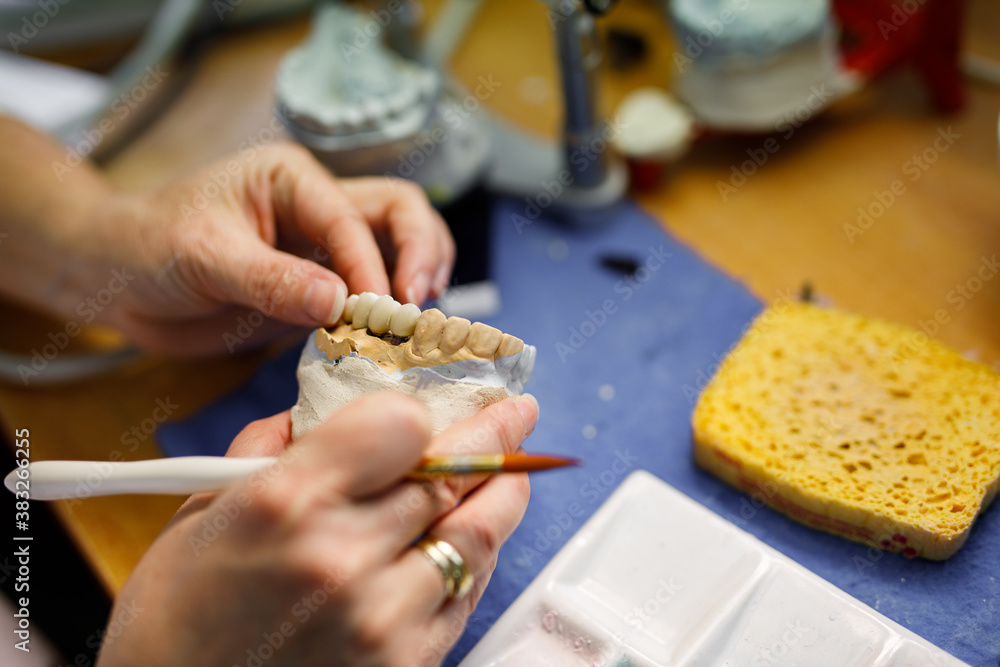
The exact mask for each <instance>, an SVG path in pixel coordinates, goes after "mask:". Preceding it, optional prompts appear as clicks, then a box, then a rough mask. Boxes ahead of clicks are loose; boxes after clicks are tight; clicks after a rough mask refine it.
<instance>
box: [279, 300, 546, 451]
mask: <svg viewBox="0 0 1000 667" xmlns="http://www.w3.org/2000/svg"><path fill="white" fill-rule="evenodd" d="M534 365H535V348H534V347H533V346H531V345H525V344H524V342H523V341H522V340H521V339H520V338H516V337H515V336H511V335H510V334H505V333H502V332H501V331H500V330H499V329H495V328H493V327H491V326H487V325H485V324H482V323H480V322H475V323H472V322H469V320H467V319H465V318H462V317H445V315H444V313H442V312H441V311H440V310H438V309H436V308H431V309H429V310H425V311H423V312H421V311H420V309H419V308H418V307H417V306H415V305H413V304H406V305H400V304H399V303H397V302H396V301H394V300H393V299H392V297H390V296H376V295H375V294H373V293H371V292H364V293H362V294H360V295H351V296H350V297H348V299H347V302H346V304H345V306H344V314H343V316H342V317H341V322H340V324H338V325H337V326H336V327H334V328H333V329H330V330H327V329H317V330H316V331H315V332H314V333H313V334H312V335H311V336H310V337H309V340H308V341H307V342H306V345H305V348H304V349H303V351H302V357H301V359H300V360H299V369H298V378H299V400H298V402H297V403H296V404H295V406H294V407H293V408H292V437H293V439H298V438H300V437H302V436H303V435H304V434H305V433H308V432H309V431H310V430H312V429H313V428H315V427H316V426H318V425H319V424H320V423H321V422H323V421H324V420H325V419H326V418H327V417H329V416H330V415H331V414H332V413H333V412H335V411H336V410H339V409H340V408H341V407H343V406H345V405H347V404H348V403H350V402H352V401H355V400H357V399H358V398H361V397H362V396H364V395H366V394H370V393H373V392H376V391H383V390H393V391H399V392H403V393H405V394H410V395H412V396H414V397H415V398H416V399H417V400H419V401H420V402H421V403H423V404H424V405H425V406H426V408H427V411H428V413H429V414H430V419H431V428H432V430H433V431H434V433H439V432H441V431H443V430H444V429H446V428H447V427H448V426H450V425H451V424H453V423H455V422H457V421H461V420H463V419H465V418H467V417H470V416H472V415H474V414H475V413H477V412H479V411H480V410H482V409H483V408H485V407H486V406H488V405H491V404H493V403H496V402H497V401H500V400H503V399H504V398H507V397H508V396H512V395H514V394H520V393H521V392H522V391H523V390H524V385H525V383H526V382H527V381H528V378H529V377H530V376H531V371H532V368H533V367H534Z"/></svg>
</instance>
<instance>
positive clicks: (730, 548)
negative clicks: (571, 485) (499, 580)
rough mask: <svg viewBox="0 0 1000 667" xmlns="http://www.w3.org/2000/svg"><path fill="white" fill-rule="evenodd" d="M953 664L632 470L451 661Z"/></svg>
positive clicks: (527, 666) (523, 665)
mask: <svg viewBox="0 0 1000 667" xmlns="http://www.w3.org/2000/svg"><path fill="white" fill-rule="evenodd" d="M680 664H683V665H752V666H755V667H756V666H758V665H837V666H838V667H842V666H844V665H879V666H882V665H963V664H965V663H963V662H961V661H959V660H958V659H956V658H954V657H952V656H951V655H949V654H947V653H945V652H944V651H942V650H941V649H939V648H937V647H936V646H934V645H932V644H931V643H929V642H928V641H926V640H924V639H922V638H920V637H918V636H917V635H915V634H913V633H912V632H911V631H909V630H907V629H906V628H904V627H902V626H900V625H898V624H896V623H894V622H893V621H891V620H889V619H888V618H886V617H885V616H883V615H881V614H879V613H878V612H877V611H875V610H874V609H872V608H870V607H868V606H867V605H864V604H862V603H861V602H859V601H858V600H856V599H854V598H852V597H851V596H849V595H847V594H846V593H844V592H843V591H841V590H840V589H838V588H836V587H835V586H833V585H832V584H830V583H828V582H826V581H825V580H823V579H821V578H820V577H818V576H817V575H815V574H813V573H812V572H810V571H809V570H806V569H805V568H804V567H802V566H801V565H799V564H798V563H796V562H795V561H793V560H791V559H790V558H788V557H787V556H785V555H783V554H781V553H779V552H777V551H775V550H774V549H772V548H771V547H769V546H767V545H765V544H764V543H762V542H760V541H759V540H758V539H757V538H755V537H753V536H752V535H750V534H749V533H746V532H744V531H742V530H740V529H739V528H737V527H735V526H734V525H732V524H731V523H729V522H728V521H726V520H724V519H722V518H721V517H719V516H717V515H716V514H713V513H712V512H711V511H709V510H708V509H706V508H704V507H702V506H701V505H699V504H697V503H696V502H694V501H692V500H691V499H689V498H687V497H686V496H684V495H683V494H681V493H680V492H678V491H676V490H675V489H673V488H672V487H670V486H668V485H667V484H665V483H663V482H662V481H660V480H659V479H657V478H656V477H654V476H653V475H651V474H649V473H647V472H642V471H640V472H635V473H633V474H632V475H630V476H629V477H628V479H626V480H625V482H623V483H622V485H621V487H619V489H618V490H617V491H616V492H615V493H614V494H613V495H612V496H611V497H610V498H608V500H607V501H606V502H605V503H604V505H603V506H602V507H601V508H600V509H599V510H598V511H597V513H595V514H594V516H593V517H592V518H591V519H590V520H589V521H588V522H587V523H586V524H585V525H584V526H583V528H581V529H580V531H579V532H578V533H577V534H576V535H575V536H574V537H573V538H572V539H571V540H570V541H569V542H568V543H567V544H566V545H565V546H564V547H563V549H562V550H561V551H560V552H559V553H558V554H557V555H556V556H555V558H553V559H552V562H551V563H549V564H548V566H546V568H545V569H544V570H542V572H541V573H540V574H539V575H538V577H537V578H536V579H535V581H534V582H532V584H531V585H530V586H529V587H528V588H527V589H526V590H525V591H524V592H523V593H522V594H521V596H520V597H518V598H517V600H515V601H514V603H513V604H512V605H511V606H510V608H509V609H508V610H507V611H506V612H505V613H504V615H503V616H501V617H500V619H499V620H498V621H497V622H496V624H495V625H494V626H493V627H492V628H491V629H490V631H489V632H488V633H487V634H486V635H485V636H484V637H483V638H482V640H481V641H480V642H479V643H478V644H477V645H476V647H475V648H474V649H473V650H472V651H471V652H470V653H469V655H468V656H466V658H465V660H464V661H463V662H462V665H463V666H466V667H470V666H473V665H474V666H476V667H482V666H486V665H516V666H517V667H534V666H542V665H546V666H548V665H559V666H563V665H581V666H584V665H586V666H591V665H594V666H596V665H615V666H618V665H621V666H624V665H629V666H632V665H635V666H640V665H641V666H651V665H680Z"/></svg>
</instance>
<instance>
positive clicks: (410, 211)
mask: <svg viewBox="0 0 1000 667" xmlns="http://www.w3.org/2000/svg"><path fill="white" fill-rule="evenodd" d="M343 189H344V192H345V193H346V195H347V197H348V198H350V199H351V201H353V202H354V204H355V205H356V206H357V207H358V209H359V210H360V211H361V213H362V214H363V215H364V216H365V218H366V219H367V220H368V221H369V223H371V225H372V227H373V228H374V229H376V230H385V231H387V232H388V234H389V237H390V238H391V239H392V244H393V248H394V250H395V252H396V267H395V270H394V272H393V276H392V282H393V290H394V293H395V294H396V295H397V296H398V297H399V299H400V300H401V301H402V300H403V299H405V300H406V301H409V302H410V303H416V304H418V305H419V304H420V303H423V301H424V299H426V298H427V297H428V296H429V295H430V294H432V293H433V294H440V293H441V292H442V291H443V290H444V288H445V287H446V286H447V279H448V277H449V276H450V275H451V269H452V266H453V264H454V262H455V241H454V240H453V239H452V237H451V232H449V231H448V226H447V225H446V224H445V222H444V220H443V219H442V218H441V216H440V215H439V214H438V212H437V211H436V210H434V207H433V206H431V203H430V201H429V200H428V199H427V196H426V195H425V194H424V191H423V190H422V189H420V186H418V185H416V184H415V183H413V182H411V181H405V180H402V179H385V178H356V179H351V180H349V181H345V182H344V183H343Z"/></svg>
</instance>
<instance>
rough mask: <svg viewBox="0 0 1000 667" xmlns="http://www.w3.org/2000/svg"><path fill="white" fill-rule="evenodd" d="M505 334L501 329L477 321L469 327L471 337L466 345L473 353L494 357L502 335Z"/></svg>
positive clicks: (481, 356) (478, 355) (483, 357)
mask: <svg viewBox="0 0 1000 667" xmlns="http://www.w3.org/2000/svg"><path fill="white" fill-rule="evenodd" d="M502 334H503V332H501V331H500V330H499V329H496V328H494V327H491V326H489V325H488V324H483V323H482V322H476V323H475V324H473V325H472V326H471V327H470V329H469V337H468V339H467V340H466V341H465V345H466V347H468V348H469V350H470V351H471V352H472V354H474V355H476V356H477V357H480V358H482V359H492V358H493V353H494V352H496V351H497V347H498V346H499V345H500V337H501V335H502Z"/></svg>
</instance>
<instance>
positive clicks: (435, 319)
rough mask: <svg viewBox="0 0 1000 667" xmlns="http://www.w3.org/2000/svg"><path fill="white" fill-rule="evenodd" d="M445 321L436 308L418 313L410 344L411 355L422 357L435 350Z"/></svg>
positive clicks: (442, 314)
mask: <svg viewBox="0 0 1000 667" xmlns="http://www.w3.org/2000/svg"><path fill="white" fill-rule="evenodd" d="M446 320H447V318H446V317H445V316H444V313H442V312H441V311H440V310H438V309H437V308H428V309H427V310H425V311H424V312H422V313H420V317H418V318H417V325H416V327H415V328H414V330H413V340H412V341H411V342H410V345H411V349H412V350H413V354H415V355H416V356H418V357H423V356H426V355H427V354H428V353H429V352H431V351H433V350H435V349H436V348H437V346H438V343H439V342H440V340H441V334H442V332H443V331H444V324H445V321H446Z"/></svg>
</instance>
